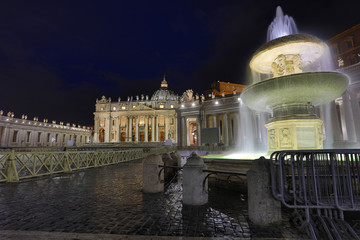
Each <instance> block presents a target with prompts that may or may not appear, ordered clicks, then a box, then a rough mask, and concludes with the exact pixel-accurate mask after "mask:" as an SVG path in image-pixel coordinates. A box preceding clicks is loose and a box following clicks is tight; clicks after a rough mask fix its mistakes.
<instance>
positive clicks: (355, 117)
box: [327, 24, 360, 147]
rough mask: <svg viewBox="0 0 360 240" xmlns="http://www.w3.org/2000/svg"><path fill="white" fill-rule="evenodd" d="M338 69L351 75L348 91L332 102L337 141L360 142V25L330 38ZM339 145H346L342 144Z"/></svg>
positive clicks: (348, 143)
mask: <svg viewBox="0 0 360 240" xmlns="http://www.w3.org/2000/svg"><path fill="white" fill-rule="evenodd" d="M327 44H328V45H329V46H330V48H331V50H332V54H333V57H334V59H333V61H334V63H335V64H336V66H337V71H339V72H342V73H345V74H347V75H348V76H349V77H350V83H349V87H348V89H347V90H346V92H345V93H344V94H343V95H342V96H341V97H340V98H338V99H336V100H335V102H334V103H332V109H333V112H336V116H337V117H334V118H333V121H334V122H335V123H333V124H332V125H333V131H335V133H333V135H334V138H335V141H336V142H343V143H346V144H347V145H350V146H351V145H352V144H353V143H355V144H357V145H354V146H358V144H359V143H360V122H359V121H360V108H359V106H360V24H358V25H356V26H354V27H352V28H349V29H348V30H346V31H344V32H342V33H340V34H338V35H336V36H334V37H332V38H331V39H329V40H328V41H327ZM339 147H342V146H341V145H340V146H339Z"/></svg>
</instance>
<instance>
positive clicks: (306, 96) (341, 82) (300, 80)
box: [241, 72, 349, 112]
mask: <svg viewBox="0 0 360 240" xmlns="http://www.w3.org/2000/svg"><path fill="white" fill-rule="evenodd" d="M348 83H349V78H348V77H347V76H346V75H343V74H341V73H337V72H307V73H299V74H292V75H286V76H281V77H277V78H271V79H268V80H265V81H262V82H258V83H256V84H253V85H250V86H249V87H247V88H245V90H244V91H243V92H242V93H241V99H242V101H243V102H244V103H245V104H246V105H247V106H248V107H249V108H251V109H253V110H256V111H259V112H272V109H273V108H274V107H276V106H279V105H282V104H297V103H310V104H312V105H314V106H317V105H320V104H325V103H328V102H330V101H332V100H334V99H335V98H337V97H339V96H340V95H342V93H343V92H344V91H345V90H346V88H347V86H348Z"/></svg>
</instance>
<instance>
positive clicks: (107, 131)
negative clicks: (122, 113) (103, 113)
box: [104, 117, 111, 142]
mask: <svg viewBox="0 0 360 240" xmlns="http://www.w3.org/2000/svg"><path fill="white" fill-rule="evenodd" d="M110 130H111V127H110V117H106V118H105V141H104V142H110Z"/></svg>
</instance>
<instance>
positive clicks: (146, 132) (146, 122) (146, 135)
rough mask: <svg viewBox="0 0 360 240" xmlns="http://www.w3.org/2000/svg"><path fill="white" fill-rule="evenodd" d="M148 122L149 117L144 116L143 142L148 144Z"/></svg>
mask: <svg viewBox="0 0 360 240" xmlns="http://www.w3.org/2000/svg"><path fill="white" fill-rule="evenodd" d="M148 121H149V116H145V142H148V139H149V132H148V130H149V124H148Z"/></svg>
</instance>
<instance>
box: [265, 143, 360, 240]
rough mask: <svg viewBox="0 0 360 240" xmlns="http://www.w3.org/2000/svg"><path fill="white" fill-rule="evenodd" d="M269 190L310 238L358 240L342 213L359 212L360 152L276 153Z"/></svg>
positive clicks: (349, 150) (354, 150)
mask: <svg viewBox="0 0 360 240" xmlns="http://www.w3.org/2000/svg"><path fill="white" fill-rule="evenodd" d="M271 160H272V161H271V162H272V167H271V178H272V179H271V180H272V191H273V195H274V197H275V198H276V199H278V200H280V201H281V202H282V203H283V204H284V205H285V206H286V207H288V208H293V209H295V211H294V215H293V221H294V222H295V223H296V224H298V225H299V226H300V229H301V230H305V231H306V232H307V233H308V235H309V236H310V237H311V238H312V239H317V238H322V237H323V236H324V235H327V237H328V239H360V238H359V237H358V235H357V234H356V233H355V232H354V230H353V229H352V228H351V226H350V225H349V224H348V223H347V222H346V221H344V211H360V178H359V176H360V150H358V149H346V150H339V149H334V150H303V151H279V152H274V153H273V154H272V155H271Z"/></svg>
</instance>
